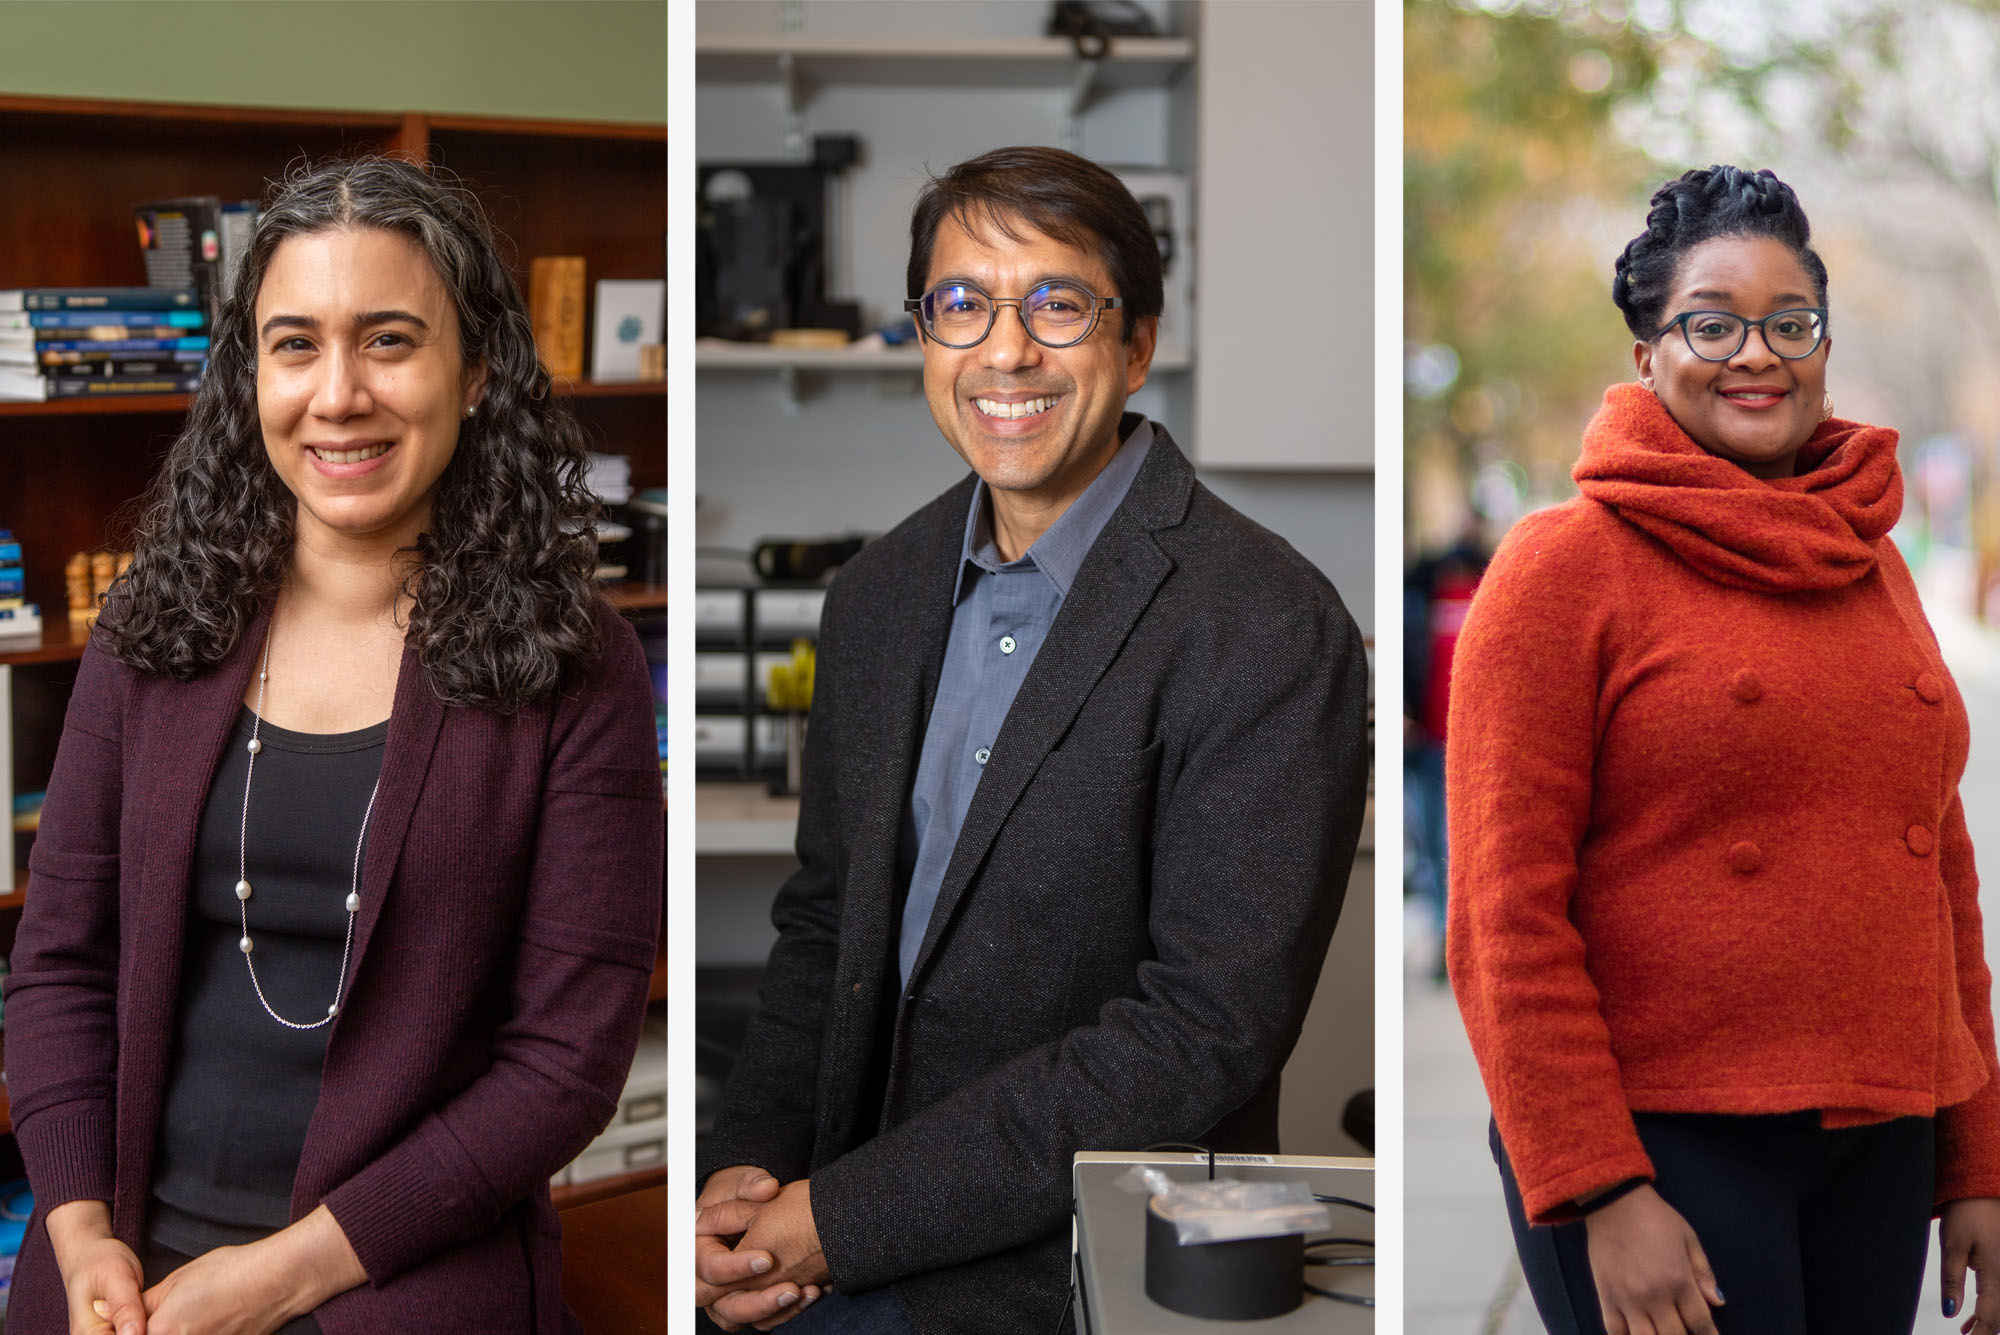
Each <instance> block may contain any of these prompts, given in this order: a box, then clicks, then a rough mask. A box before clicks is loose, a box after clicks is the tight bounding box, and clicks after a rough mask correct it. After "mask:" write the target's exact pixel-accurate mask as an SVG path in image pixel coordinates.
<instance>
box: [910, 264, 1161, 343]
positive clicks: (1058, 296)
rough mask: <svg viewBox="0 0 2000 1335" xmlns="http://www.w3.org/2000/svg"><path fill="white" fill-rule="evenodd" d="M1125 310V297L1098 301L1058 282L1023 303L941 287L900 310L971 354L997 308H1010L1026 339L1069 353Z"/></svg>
mask: <svg viewBox="0 0 2000 1335" xmlns="http://www.w3.org/2000/svg"><path fill="white" fill-rule="evenodd" d="M1124 304H1125V299H1124V298H1123V297H1100V296H1098V295H1097V294H1096V293H1095V292H1092V291H1091V290H1090V289H1089V288H1087V287H1085V286H1084V285H1083V284H1081V283H1073V282H1069V281H1067V280H1057V281H1054V282H1048V283H1043V284H1042V285H1041V286H1040V287H1038V288H1036V289H1035V290H1034V291H1033V292H1030V293H1029V294H1028V295H1027V296H1025V297H996V296H994V295H993V294H992V293H990V292H988V291H986V289H984V288H982V287H980V286H979V285H978V284H976V283H939V284H938V285H937V286H936V287H934V288H932V289H931V290H930V291H928V292H926V293H924V294H923V295H922V296H921V297H912V298H910V299H908V300H906V301H905V302H904V303H903V309H904V310H906V311H911V312H913V313H914V314H915V315H916V317H917V319H918V321H919V322H920V323H921V324H922V325H923V327H924V332H925V333H926V334H928V335H930V336H931V337H932V338H934V339H936V340H937V341H938V342H940V343H942V344H944V345H945V346H946V347H947V348H970V347H973V346H975V345H977V344H978V343H979V342H980V341H981V340H983V339H984V338H985V337H986V336H987V335H988V334H990V333H992V332H993V321H994V320H995V319H996V318H998V316H999V314H1000V308H1001V307H1002V306H1012V307H1014V309H1015V310H1017V311H1019V312H1020V315H1021V324H1022V326H1023V327H1024V328H1026V329H1027V331H1028V337H1029V338H1032V339H1034V340H1035V342H1037V343H1039V344H1041V345H1042V346H1043V347H1045V348H1067V347H1073V346H1074V345H1076V344H1078V343H1081V342H1083V340H1085V339H1086V338H1089V337H1090V334H1091V331H1092V330H1094V329H1096V328H1097V317H1098V316H1099V315H1100V314H1102V313H1103V312H1105V311H1113V310H1117V309H1118V308H1119V307H1120V306H1123V305H1124Z"/></svg>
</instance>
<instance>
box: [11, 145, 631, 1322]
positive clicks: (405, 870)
mask: <svg viewBox="0 0 2000 1335" xmlns="http://www.w3.org/2000/svg"><path fill="white" fill-rule="evenodd" d="M583 463H584V454H583V449H582V446H581V443H580V436H579V433H578V431H577V428H576V427H575V425H574V424H573V423H572V422H571V421H570V419H569V418H568V417H567V416H566V414H564V413H563V411H562V410H561V409H560V408H558V407H557V406H556V405H555V404H554V403H553V401H552V399H551V397H550V387H549V379H548V376H547V375H546V373H545V372H544V371H543V370H542V368H541V366H540V364H539V363H538V361H537V360H536V356H535V349H534V342H533V338H532V335H531V332H530V328H529V324H528V319H527V315H526V311H525V309H524V307H523V304H522V301H521V297H520V293H519V291H518V290H517V288H516V286H515V284H514V282H513V280H512V278H511V277H510V275H509V274H508V271H507V268H506V266H505V265H504V263H503V262H502V261H501V259H500V258H499V256H498V255H497V254H496V251H495V246H494V239H493V235H492V233H491V231H490V230H489V228H488V226H487V224H486V222H485V219H484V217H483V216H482V214H481V213H480V211H479V209H478V206H477V204H476V203H475V202H474V201H473V200H472V198H471V197H470V196H469V195H468V194H466V193H465V192H463V191H462V190H459V189H456V188H454V187H451V186H448V185H446V184H443V183H441V182H440V181H439V180H438V179H436V178H435V177H434V176H433V175H432V174H431V173H430V172H428V171H426V170H424V169H422V168H419V167H416V166H413V165H410V164H408V163H403V162H398V161H393V160H388V159H382V158H367V159H359V160H354V161H347V162H340V163H336V164H332V165H326V166H321V167H318V168H307V169H301V170H298V171H296V172H294V173H293V174H292V175H291V176H290V178H289V179H288V180H286V181H285V182H284V183H283V184H282V186H281V187H280V188H279V189H278V190H277V191H276V194H275V197H274V198H273V199H272V201H271V203H270V206H269V208H268V209H267V210H266V211H265V213H264V215H263V218H262V220H261V221H260V223H259V225H258V230H257V233H256V237H255V239H254V241H253V243H252V245H251V248H250V252H249V254H248V256H247V257H246V259H245V261H244V265H243V269H242V271H241V274H240V276H239V278H238V282H237V288H236V292H235V293H234V295H233V296H232V297H231V299H230V300H228V301H227V302H225V303H224V304H223V306H222V309H221V310H220V312H219V313H218V316H217V319H216V322H215V329H214V342H213V349H212V356H211V360H210V362H209V366H208V371H207V374H206V376H205V378H204V380H203V382H202V385H201V388H200V390H199V392H198V394H197V395H196V399H195V402H194V406H193V409H192V411H191V412H190V414H189V417H188V421H187V425H186V427H185V428H184V429H183V431H182V432H181V434H180V437H179V439H178V440H177V441H176V442H175V444H174V446H173V449H172V451H171V452H170V454H169V455H168V457H167V460H166V464H165V466H164V468H163V470H162V472H161V474H160V477H159V479H158V481H157V483H156V485H155V488H154V492H153V495H152V498H151V502H150V505H149V507H148V509H147V511H146V514H145V517H144V519H143V520H142V522H141V526H140V532H139V537H138V541H137V550H136V554H135V557H134V560H133V563H132V567H131V570H130V571H129V572H128V574H127V575H126V576H125V577H124V578H123V579H122V580H121V581H120V582H119V583H118V584H117V585H116V586H115V587H114V588H113V590H112V592H111V594H110V596H109V599H108V600H107V603H106V605H105V609H104V613H103V616H102V618H101V619H100V621H99V623H98V627H97V630H96V632H95V633H94V635H93V636H92V640H91V643H90V645H89V647H88V649H87V650H86V652H85V655H84V659H83V663H82V666H81V668H80V670H79V672H78V677H77V684H76V689H75V692H74V694H73V696H72V699H71V703H70V708H69V714H68V718H67V720H66V723H65V726H64V731H63V738H62V743H61V747H60V749H59V751H58V754H57V758H56V766H55V773H54V776H53V778H52V779H51V781H50V784H49V794H48V801H47V806H46V809H45V813H44V817H43V821H42V826H41V831H40V833H39V835H38V837H37V839H36V842H35V847H34V850H33V854H32V857H31V862H30V873H31V875H30V880H29V885H28V894H27V905H26V908H25V909H24V911H23V914H22V920H21V927H20V934H19V938H18V940H17V942H16V947H15V951H14V954H13V967H14V972H13V975H12V977H11V978H10V979H9V981H8V984H7V1006H8V1014H7V1029H8V1033H7V1075H8V1080H9V1089H10V1092H11V1095H12V1100H13V1116H14V1122H15V1129H16V1134H17V1136H18V1138H19V1143H20V1147H21V1153H22V1157H23V1158H24V1159H25V1160H26V1163H27V1167H28V1174H29V1178H30V1181H31V1183H32V1185H33V1187H34V1191H35V1197H36V1211H35V1216H34V1219H33V1222H32V1224H31V1226H30V1229H29V1232H28V1236H27V1239H26V1241H25V1243H24V1245H23V1249H22V1254H21V1259H20V1262H19V1268H18V1270H17V1271H16V1274H15V1279H14V1288H13V1295H12V1302H11V1308H10V1310H9V1312H8V1324H9V1328H10V1330H13V1331H17V1332H22V1333H23V1335H39V1333H40V1332H61V1331H65V1330H67V1331H70V1332H72V1333H73V1335H74V1333H77V1332H115V1333H116V1335H142V1333H143V1335H180V1333H181V1332H194V1331H201V1332H223V1333H224V1335H265V1333H266V1332H270V1331H276V1330H282V1331H285V1332H287V1333H288V1335H289V1333H291V1332H301V1331H303V1332H311V1331H322V1332H325V1335H340V1332H381V1331H397V1332H421V1331H432V1330H435V1331H453V1332H457V1331H466V1330H477V1331H480V1332H533V1333H534V1335H555V1333H556V1332H559V1331H566V1330H574V1329H575V1328H576V1323H575V1320H574V1318H573V1317H572V1316H570V1315H569V1313H568V1312H567V1309H566V1308H565V1307H564V1305H563V1302H562V1296H561V1268H560V1256H559V1252H558V1241H557V1239H558V1237H559V1234H560V1230H559V1228H558V1226H557V1223H556V1217H555V1214H554V1212H553V1210H552V1208H551V1206H550V1202H549V1192H548V1180H549V1177H550V1176H551V1174H553V1173H554V1172H555V1171H556V1170H558V1169H559V1168H561V1167H562V1165H563V1164H564V1163H566V1162H567V1161H568V1160H569V1159H570V1158H572V1157H574V1156H575V1154H576V1153H577V1152H578V1151H579V1150H580V1149H581V1148H582V1147H583V1146H584V1145H585V1144H586V1143H587V1142H588V1141H589V1140H590V1139H591V1137H592V1136H594V1135H595V1134H596V1133H597V1132H598V1131H599V1130H600V1129H601V1128H602V1127H603V1126H604V1124H605V1123H606V1121H607V1120H608V1119H609V1117H610V1116H611V1113H612V1112H613V1110H614V1108H615V1106H616V1100H617V1097H618V1093H619V1090H620V1087H621V1085H622V1082H623V1079H624V1075H625V1071H626V1067H627V1066H628V1064H629V1063H630V1060H631V1055H632V1051H633V1046H634V1043H635V1042H636V1040H637V1035H638V1030H639V1025H640V1022H641V1018H642V1014H643V1009H644V1004H645V994H646V986H647V979H648V975H649V971H650V967H651V964H652V961H653V957H654V943H655V939H656V934H657V931H658V914H659V904H660V895H659V885H660V882H659V875H660V866H661V839H662V819H661V806H660V787H659V774H658V769H657V765H656V763H655V752H654V741H653V734H652V728H651V714H652V705H651V688H650V683H649V680H648V676H647V673H646V669H645V665H644V661H643V659H642V657H641V654H640V652H639V647H638V643H637V639H636V637H635V636H634V635H633V633H632V631H631V630H630V629H629V628H628V627H627V626H625V625H624V623H623V622H621V621H620V620H619V619H618V618H617V617H616V616H615V615H614V614H613V613H611V611H610V610H609V609H608V608H607V607H606V606H605V605H604V604H603V602H602V601H601V600H599V599H598V598H597V596H596V594H595V592H594V590H593V587H592V584H591V572H592V567H593V562H594V548H593V539H592V535H591V533H590V519H591V515H592V510H593V504H594V503H593V501H592V500H591V498H590V497H589V495H588V494H587V493H586V492H585V491H584V489H583V487H582V482H581V477H582V468H583Z"/></svg>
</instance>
